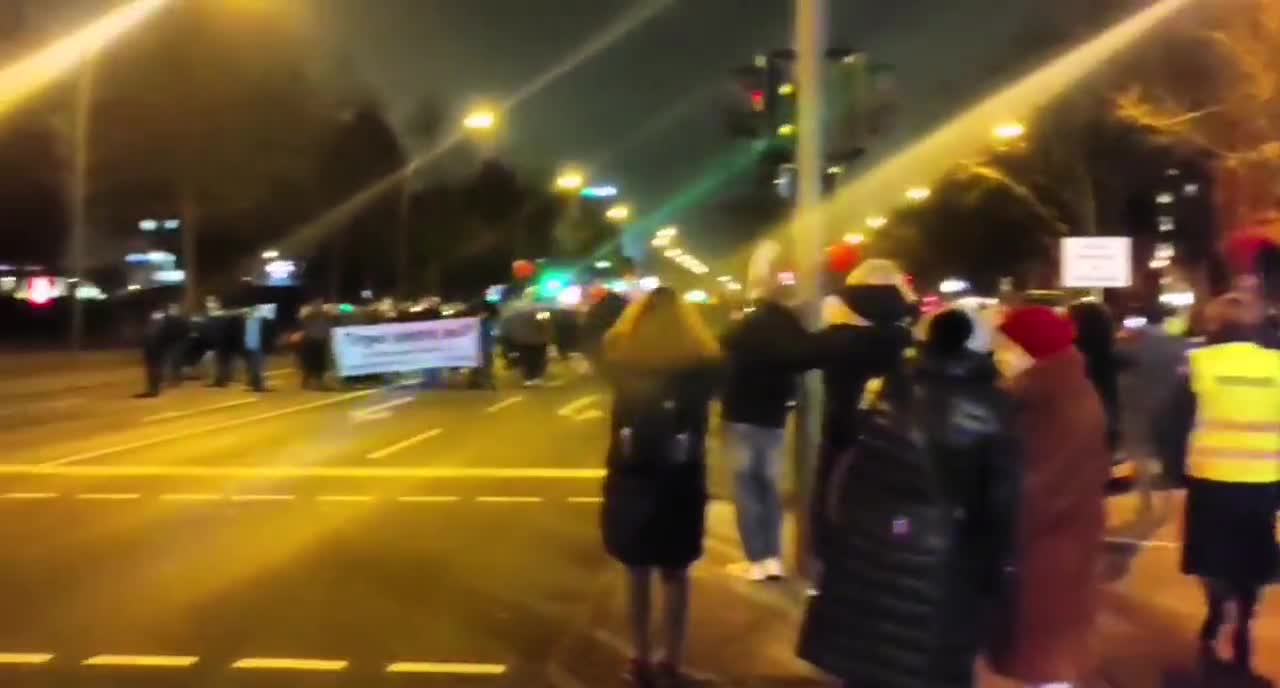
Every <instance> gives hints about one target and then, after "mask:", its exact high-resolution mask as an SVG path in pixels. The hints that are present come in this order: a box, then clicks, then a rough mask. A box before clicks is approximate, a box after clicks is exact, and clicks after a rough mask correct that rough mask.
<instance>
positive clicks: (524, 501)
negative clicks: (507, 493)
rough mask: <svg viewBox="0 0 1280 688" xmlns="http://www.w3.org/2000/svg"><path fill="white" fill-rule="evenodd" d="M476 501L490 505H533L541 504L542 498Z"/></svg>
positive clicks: (498, 498)
mask: <svg viewBox="0 0 1280 688" xmlns="http://www.w3.org/2000/svg"><path fill="white" fill-rule="evenodd" d="M476 501H477V502H482V503H489V504H533V503H535V502H541V501H542V497H476Z"/></svg>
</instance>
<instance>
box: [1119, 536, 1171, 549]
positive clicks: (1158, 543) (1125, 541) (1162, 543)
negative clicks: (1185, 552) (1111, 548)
mask: <svg viewBox="0 0 1280 688" xmlns="http://www.w3.org/2000/svg"><path fill="white" fill-rule="evenodd" d="M1106 541H1107V542H1108V543H1110V544H1113V545H1136V546H1138V547H1160V548H1164V549H1177V548H1179V547H1181V546H1182V543H1181V542H1170V541H1168V540H1140V539H1138V538H1125V537H1109V538H1106Z"/></svg>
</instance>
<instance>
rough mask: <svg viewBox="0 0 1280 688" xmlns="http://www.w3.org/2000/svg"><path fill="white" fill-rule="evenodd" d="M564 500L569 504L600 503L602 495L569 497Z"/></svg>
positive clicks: (602, 499)
mask: <svg viewBox="0 0 1280 688" xmlns="http://www.w3.org/2000/svg"><path fill="white" fill-rule="evenodd" d="M565 501H566V502H569V503H570V504H600V503H601V502H603V501H604V497H569V498H568V499H566V500H565Z"/></svg>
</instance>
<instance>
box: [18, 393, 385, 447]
mask: <svg viewBox="0 0 1280 688" xmlns="http://www.w3.org/2000/svg"><path fill="white" fill-rule="evenodd" d="M377 391H378V390H376V389H362V390H360V391H357V392H350V393H348V394H342V395H339V396H336V397H329V398H326V399H321V400H319V401H313V402H310V403H306V404H299V405H297V406H290V407H288V408H283V409H278V410H276V411H268V412H267V413H259V414H257V415H255V416H249V417H247V418H235V419H232V420H226V421H222V422H220V423H213V424H212V425H206V426H203V427H199V428H194V429H191V430H181V431H178V432H171V433H167V434H164V435H160V436H158V437H151V438H148V439H145V440H138V441H137V442H129V443H127V444H121V445H118V446H115V447H106V448H104V449H95V450H93V451H87V452H83V453H80V454H73V455H71V456H67V457H64V458H61V459H55V460H53V461H47V462H45V463H42V464H39V465H40V466H64V465H66V464H69V463H79V462H81V461H87V460H89V459H96V458H98V457H100V456H108V455H110V454H119V453H120V452H123V451H129V450H131V449H141V448H143V447H150V446H152V445H155V444H161V443H164V442H170V441H173V440H177V439H182V438H184V437H193V436H195V435H202V434H204V433H207V432H214V431H217V430H225V429H226V428H235V427H239V426H241V425H248V424H249V423H256V422H258V421H260V420H268V419H270V418H279V417H280V416H286V415H289V414H290V413H297V412H299V411H308V410H310V409H314V408H321V407H324V406H331V405H333V404H340V403H342V402H344V401H348V400H351V399H358V398H360V397H366V396H369V395H370V394H373V393H374V392H377Z"/></svg>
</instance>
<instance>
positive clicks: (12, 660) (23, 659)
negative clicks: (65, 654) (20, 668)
mask: <svg viewBox="0 0 1280 688" xmlns="http://www.w3.org/2000/svg"><path fill="white" fill-rule="evenodd" d="M51 659H53V654H52V653H49V652H0V664H48V663H49V660H51Z"/></svg>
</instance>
